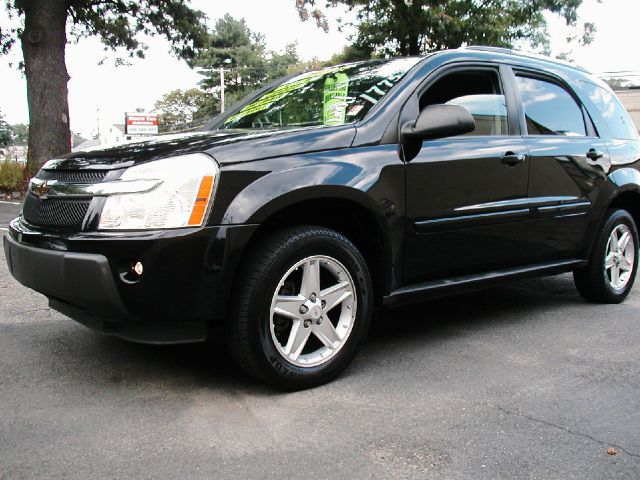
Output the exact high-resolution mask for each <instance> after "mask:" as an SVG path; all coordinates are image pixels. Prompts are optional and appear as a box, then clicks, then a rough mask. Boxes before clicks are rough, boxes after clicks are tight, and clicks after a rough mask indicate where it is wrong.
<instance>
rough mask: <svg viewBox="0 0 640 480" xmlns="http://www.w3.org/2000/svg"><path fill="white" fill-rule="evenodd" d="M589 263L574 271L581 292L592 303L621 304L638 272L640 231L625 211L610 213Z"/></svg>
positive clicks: (610, 211) (611, 211)
mask: <svg viewBox="0 0 640 480" xmlns="http://www.w3.org/2000/svg"><path fill="white" fill-rule="evenodd" d="M607 215H608V216H607V218H606V219H605V221H604V224H603V226H602V228H601V230H600V232H599V233H598V236H597V238H596V243H595V244H594V247H593V251H592V253H591V258H590V259H589V264H588V265H587V266H586V267H584V268H582V269H580V270H576V271H575V272H573V278H574V280H575V283H576V287H577V289H578V292H580V294H581V295H582V296H583V297H584V298H586V299H587V300H591V301H593V302H600V303H620V302H622V301H623V300H624V299H625V298H627V295H629V292H630V291H631V287H632V286H633V282H634V280H635V277H636V272H637V270H638V231H637V229H636V224H635V222H634V220H633V217H632V216H631V215H630V214H629V212H627V211H626V210H609V211H608V212H607Z"/></svg>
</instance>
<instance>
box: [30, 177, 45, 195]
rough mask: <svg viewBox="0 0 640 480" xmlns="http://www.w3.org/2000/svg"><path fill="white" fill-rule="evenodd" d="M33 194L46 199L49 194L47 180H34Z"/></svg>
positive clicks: (32, 183)
mask: <svg viewBox="0 0 640 480" xmlns="http://www.w3.org/2000/svg"><path fill="white" fill-rule="evenodd" d="M31 193H33V194H34V195H35V196H36V197H46V196H47V193H49V185H47V181H46V180H37V179H33V180H32V181H31Z"/></svg>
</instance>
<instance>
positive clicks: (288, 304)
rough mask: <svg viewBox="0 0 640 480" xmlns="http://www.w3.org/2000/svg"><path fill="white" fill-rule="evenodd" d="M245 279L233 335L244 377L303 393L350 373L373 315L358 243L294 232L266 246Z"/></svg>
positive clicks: (317, 230)
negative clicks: (343, 372)
mask: <svg viewBox="0 0 640 480" xmlns="http://www.w3.org/2000/svg"><path fill="white" fill-rule="evenodd" d="M241 275H242V276H241V279H240V285H239V288H238V291H237V292H236V293H237V295H236V311H235V314H234V315H233V316H232V317H231V318H230V319H229V322H228V323H227V332H228V338H229V345H230V349H231V353H232V355H233V356H234V358H235V359H236V361H237V362H238V363H239V364H240V366H241V367H243V369H244V370H245V371H247V372H248V373H249V374H251V375H253V376H254V377H257V378H258V379H260V380H263V381H265V382H267V383H270V384H272V385H274V386H277V387H279V388H284V389H290V390H296V389H301V388H310V387H313V386H316V385H320V384H322V383H325V382H327V381H329V380H331V379H332V378H334V377H335V376H336V375H338V374H339V373H340V372H341V371H342V370H344V369H345V368H346V367H347V365H348V364H349V363H350V362H351V360H352V359H353V356H354V355H355V353H356V349H357V347H358V345H359V344H360V342H361V341H362V339H363V338H364V336H365V334H366V331H367V329H368V326H369V322H370V317H371V310H372V292H371V280H370V277H369V272H368V269H367V266H366V264H365V262H364V259H363V258H362V255H361V254H360V252H359V251H358V249H357V248H356V247H355V246H354V245H353V243H351V242H350V241H349V240H348V239H347V238H346V237H344V236H343V235H341V234H339V233H337V232H335V231H333V230H329V229H327V228H322V227H306V226H305V227H292V228H288V229H285V230H282V231H279V232H276V233H275V234H273V235H271V236H270V237H269V238H267V239H266V240H265V241H264V242H261V246H260V247H258V248H256V249H254V250H253V252H252V254H250V255H249V256H248V258H247V260H246V262H245V264H244V267H243V271H242V273H241Z"/></svg>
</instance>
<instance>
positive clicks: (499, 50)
mask: <svg viewBox="0 0 640 480" xmlns="http://www.w3.org/2000/svg"><path fill="white" fill-rule="evenodd" d="M460 50H476V51H479V52H494V53H506V54H508V55H517V56H519V57H525V58H531V59H535V60H542V61H544V62H551V63H555V64H556V65H562V66H563V67H569V68H573V69H575V70H580V71H581V72H585V73H588V71H587V70H586V69H585V68H583V67H581V66H579V65H576V64H574V63H571V62H567V61H566V60H561V59H559V58H552V57H548V56H546V55H542V54H539V53H532V52H525V51H522V50H514V49H512V48H507V47H491V46H488V45H469V46H465V47H460Z"/></svg>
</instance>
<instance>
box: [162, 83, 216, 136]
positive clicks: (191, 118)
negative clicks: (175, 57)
mask: <svg viewBox="0 0 640 480" xmlns="http://www.w3.org/2000/svg"><path fill="white" fill-rule="evenodd" d="M213 106H214V103H213V99H212V95H209V94H207V93H205V92H203V91H202V90H200V89H198V88H191V89H189V90H180V89H178V90H173V91H171V92H169V93H165V94H164V95H163V96H162V98H161V99H160V100H158V101H157V102H156V103H155V105H154V109H155V111H156V112H157V113H158V114H159V115H160V131H161V132H170V131H174V130H179V129H184V128H189V127H191V126H193V125H198V124H200V123H203V122H204V121H205V120H206V119H207V118H209V117H211V116H212V113H213V109H212V107H213Z"/></svg>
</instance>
